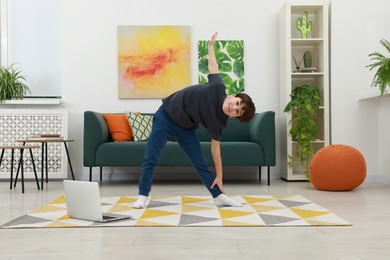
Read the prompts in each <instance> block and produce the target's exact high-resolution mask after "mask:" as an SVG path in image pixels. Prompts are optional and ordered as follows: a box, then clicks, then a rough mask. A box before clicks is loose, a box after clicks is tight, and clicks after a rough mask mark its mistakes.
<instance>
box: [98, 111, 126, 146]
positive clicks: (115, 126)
mask: <svg viewBox="0 0 390 260" xmlns="http://www.w3.org/2000/svg"><path fill="white" fill-rule="evenodd" d="M103 117H104V119H105V120H106V123H107V127H108V131H109V132H110V135H111V138H112V140H114V141H115V142H124V141H133V140H134V137H133V133H132V131H131V128H130V124H129V121H128V120H127V117H126V115H125V114H103Z"/></svg>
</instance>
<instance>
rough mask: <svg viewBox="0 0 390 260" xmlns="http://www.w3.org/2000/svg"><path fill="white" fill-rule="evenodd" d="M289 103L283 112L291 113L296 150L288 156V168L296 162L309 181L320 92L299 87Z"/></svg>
mask: <svg viewBox="0 0 390 260" xmlns="http://www.w3.org/2000/svg"><path fill="white" fill-rule="evenodd" d="M290 96H291V101H290V102H289V103H288V104H287V105H286V107H285V108H284V112H290V111H291V114H292V116H291V120H290V122H289V123H290V124H291V129H290V131H289V132H290V135H291V137H292V139H293V141H295V143H296V149H295V150H293V153H292V154H291V155H289V162H288V166H289V167H294V165H295V164H296V162H299V163H300V165H301V166H302V167H303V168H304V169H305V174H306V179H307V180H308V181H310V176H309V166H310V159H311V158H312V157H313V155H314V152H315V151H314V148H313V147H312V145H311V143H312V142H313V141H315V140H316V139H317V124H316V121H315V117H316V116H317V112H318V110H319V108H320V99H321V96H320V91H319V90H318V88H317V87H315V86H309V85H306V84H305V85H301V86H298V87H296V88H294V89H293V90H292V91H291V94H290Z"/></svg>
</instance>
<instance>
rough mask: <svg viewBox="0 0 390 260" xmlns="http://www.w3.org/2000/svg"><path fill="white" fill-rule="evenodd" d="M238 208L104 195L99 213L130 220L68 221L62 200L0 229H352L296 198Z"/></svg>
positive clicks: (199, 199) (247, 200)
mask: <svg viewBox="0 0 390 260" xmlns="http://www.w3.org/2000/svg"><path fill="white" fill-rule="evenodd" d="M232 198H233V199H235V200H237V201H240V202H241V203H242V204H243V206H242V207H217V206H215V204H214V200H213V198H212V197H211V196H152V197H149V199H148V202H147V207H146V208H145V209H134V208H133V207H132V204H133V203H134V201H135V200H136V196H117V197H102V198H101V205H102V210H103V212H110V213H118V214H122V215H129V216H131V219H127V220H120V221H114V222H108V223H98V222H93V221H86V220H79V219H72V218H69V216H68V215H67V212H66V204H65V197H64V196H61V197H60V198H58V199H56V200H54V201H53V202H51V203H49V204H47V205H45V206H44V207H42V208H40V209H37V210H35V211H33V212H31V213H29V214H26V215H24V216H21V217H19V218H17V219H14V220H12V221H10V222H8V223H5V224H4V225H2V226H1V227H2V228H69V227H71V228H77V227H157V226H158V227H164V226H168V227H172V226H177V227H191V226H197V227H200V226H202V227H207V226H210V227H232V226H235V227H249V226H250V227H276V226H284V227H293V226H296V227H302V226H350V225H352V224H351V223H349V222H348V221H346V220H344V219H343V218H341V217H339V216H337V215H336V214H334V213H332V212H330V211H329V210H327V209H325V208H323V207H321V206H319V205H317V204H316V203H313V202H312V201H310V200H308V199H306V198H304V197H302V196H300V195H281V196H271V195H248V196H232Z"/></svg>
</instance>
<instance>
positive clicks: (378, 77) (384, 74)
mask: <svg viewBox="0 0 390 260" xmlns="http://www.w3.org/2000/svg"><path fill="white" fill-rule="evenodd" d="M380 43H381V44H382V45H383V46H384V47H385V48H386V49H387V51H388V52H389V53H390V43H389V42H388V41H387V40H385V39H382V40H380ZM368 56H369V57H371V60H372V61H374V63H372V64H370V65H367V66H366V68H369V69H370V71H371V70H373V69H374V68H377V67H378V70H377V71H376V73H375V75H374V79H373V80H372V84H371V86H374V87H376V86H377V87H379V90H380V92H381V96H383V95H384V94H385V91H386V89H387V87H390V57H385V56H384V55H382V54H380V53H379V52H373V53H371V54H369V55H368Z"/></svg>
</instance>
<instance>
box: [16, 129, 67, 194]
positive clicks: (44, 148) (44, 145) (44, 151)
mask: <svg viewBox="0 0 390 260" xmlns="http://www.w3.org/2000/svg"><path fill="white" fill-rule="evenodd" d="M73 141H74V140H68V139H62V138H54V137H49V138H36V139H33V138H32V139H25V140H15V142H19V143H23V145H25V144H26V143H41V144H42V173H41V188H42V189H43V169H44V168H45V170H46V183H48V163H47V158H48V155H47V144H48V143H63V144H64V146H65V151H66V156H67V157H68V162H69V168H70V171H71V173H72V179H73V180H74V174H73V168H72V162H71V161H70V157H69V151H68V147H67V145H66V143H69V142H73ZM45 163H46V167H44V165H45ZM16 181H17V178H16V180H15V184H16Z"/></svg>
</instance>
